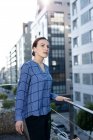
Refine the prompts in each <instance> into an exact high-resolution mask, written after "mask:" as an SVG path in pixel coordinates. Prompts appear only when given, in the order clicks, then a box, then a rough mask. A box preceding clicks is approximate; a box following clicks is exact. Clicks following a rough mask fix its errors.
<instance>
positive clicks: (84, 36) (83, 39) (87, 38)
mask: <svg viewBox="0 0 93 140" xmlns="http://www.w3.org/2000/svg"><path fill="white" fill-rule="evenodd" d="M91 35H92V34H91ZM81 42H82V45H85V44H88V43H90V32H86V33H84V34H82V36H81Z"/></svg>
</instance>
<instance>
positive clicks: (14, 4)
mask: <svg viewBox="0 0 93 140" xmlns="http://www.w3.org/2000/svg"><path fill="white" fill-rule="evenodd" d="M35 13H36V0H0V69H1V68H2V67H3V66H5V65H6V59H7V56H8V54H9V52H10V50H11V49H12V47H13V46H14V45H15V44H16V43H17V41H18V40H19V39H20V37H21V35H22V25H23V22H25V23H27V22H28V21H32V20H34V18H35Z"/></svg>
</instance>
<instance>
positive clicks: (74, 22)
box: [73, 18, 77, 29]
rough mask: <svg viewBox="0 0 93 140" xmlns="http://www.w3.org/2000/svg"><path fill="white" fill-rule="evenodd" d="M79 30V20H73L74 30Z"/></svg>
mask: <svg viewBox="0 0 93 140" xmlns="http://www.w3.org/2000/svg"><path fill="white" fill-rule="evenodd" d="M76 28H77V18H76V19H75V20H73V29H76Z"/></svg>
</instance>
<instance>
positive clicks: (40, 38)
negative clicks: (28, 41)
mask: <svg viewBox="0 0 93 140" xmlns="http://www.w3.org/2000/svg"><path fill="white" fill-rule="evenodd" d="M42 39H44V40H47V39H46V38H45V37H38V38H37V39H36V40H35V41H34V42H33V45H32V48H34V47H37V43H38V41H39V40H42ZM32 55H33V56H35V52H34V51H33V52H32Z"/></svg>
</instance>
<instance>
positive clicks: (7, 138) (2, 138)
mask: <svg viewBox="0 0 93 140" xmlns="http://www.w3.org/2000/svg"><path fill="white" fill-rule="evenodd" d="M66 103H67V104H68V105H69V111H68V112H60V113H59V112H57V111H55V110H54V109H52V114H51V139H50V140H72V139H73V140H74V138H75V137H76V136H78V138H79V139H80V140H93V125H92V129H91V124H93V121H91V119H92V120H93V111H92V110H90V109H88V108H85V107H82V106H80V105H78V104H75V103H74V102H71V101H68V102H66ZM81 110H82V111H83V112H84V114H87V113H88V118H87V121H88V122H89V123H87V121H85V119H86V117H84V116H83V122H84V123H85V122H86V123H87V124H86V125H85V129H84V128H83V129H81V128H80V126H79V125H78V124H76V118H77V115H76V113H77V112H79V111H81ZM3 119H4V118H3ZM90 122H91V123H90ZM0 123H1V122H0ZM81 124H82V119H81ZM3 125H4V124H3ZM87 126H88V127H87ZM6 127H7V125H6ZM25 128H26V127H25ZM87 129H89V130H91V132H90V131H89V130H87ZM25 132H26V133H25V134H24V135H23V136H20V135H18V134H17V133H12V134H7V133H6V134H5V133H3V134H1V132H0V140H29V137H28V134H27V131H25ZM75 140H76V139H75Z"/></svg>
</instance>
